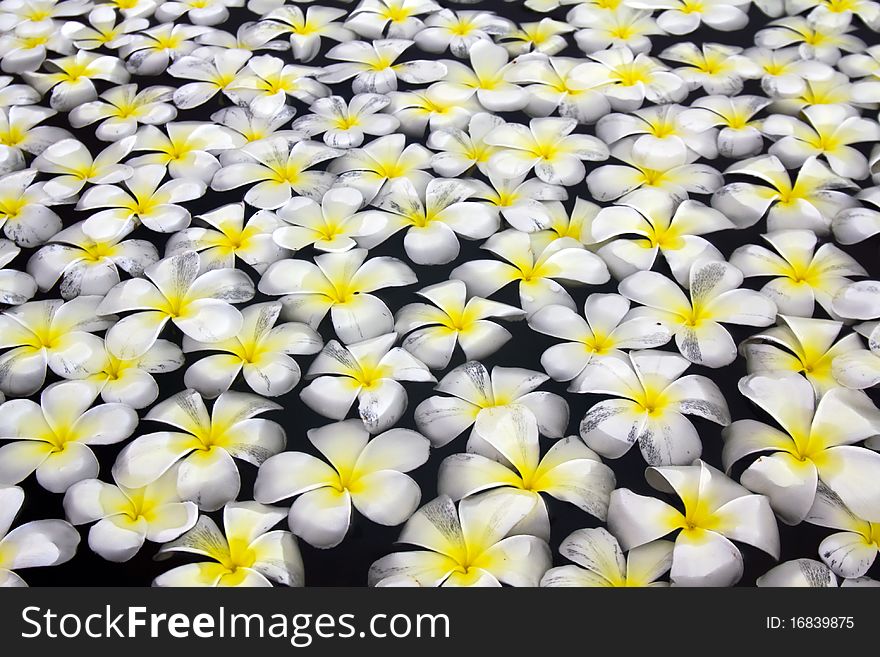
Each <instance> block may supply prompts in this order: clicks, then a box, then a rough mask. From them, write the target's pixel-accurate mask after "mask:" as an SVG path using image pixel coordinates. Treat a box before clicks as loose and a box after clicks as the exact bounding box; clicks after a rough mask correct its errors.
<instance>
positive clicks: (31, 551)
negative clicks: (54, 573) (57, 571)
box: [0, 486, 79, 588]
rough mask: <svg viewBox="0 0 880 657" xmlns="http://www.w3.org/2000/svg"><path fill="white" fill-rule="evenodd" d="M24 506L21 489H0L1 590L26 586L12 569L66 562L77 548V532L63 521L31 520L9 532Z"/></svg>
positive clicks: (16, 487)
mask: <svg viewBox="0 0 880 657" xmlns="http://www.w3.org/2000/svg"><path fill="white" fill-rule="evenodd" d="M23 503H24V491H23V490H22V489H21V488H19V487H18V486H4V487H0V588H3V587H19V588H20V587H25V586H27V583H26V582H25V581H24V580H23V579H22V578H21V577H19V576H18V575H17V574H16V573H15V572H14V571H15V570H18V569H21V568H35V567H39V566H57V565H58V564H62V563H65V562H67V561H70V560H71V559H73V557H74V555H75V554H76V548H77V546H78V545H79V533H78V532H77V531H76V530H75V529H74V528H73V527H72V526H71V525H70V523H69V522H65V521H64V520H54V519H50V520H34V521H31V522H26V523H24V524H23V525H19V526H18V527H16V528H15V529H12V530H11V531H10V528H11V527H12V523H13V521H14V520H15V516H16V515H18V512H19V510H21V506H22V504H23Z"/></svg>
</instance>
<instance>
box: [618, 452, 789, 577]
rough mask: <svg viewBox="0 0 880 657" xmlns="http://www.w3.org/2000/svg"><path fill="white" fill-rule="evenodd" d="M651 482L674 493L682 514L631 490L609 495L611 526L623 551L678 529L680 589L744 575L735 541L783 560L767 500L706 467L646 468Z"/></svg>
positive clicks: (675, 556)
mask: <svg viewBox="0 0 880 657" xmlns="http://www.w3.org/2000/svg"><path fill="white" fill-rule="evenodd" d="M645 476H646V478H647V479H648V483H649V484H650V485H651V486H652V487H653V488H655V489H656V490H658V491H660V492H663V493H668V494H673V495H676V496H677V497H678V498H679V499H680V500H681V502H682V504H683V505H684V513H682V512H681V511H679V510H678V509H677V508H675V507H673V506H670V505H669V504H667V503H666V502H663V501H661V500H659V499H657V498H655V497H648V496H644V495H638V494H636V493H634V492H633V491H631V490H629V489H628V488H618V489H617V490H615V491H614V492H613V493H611V502H610V504H609V507H608V528H609V530H610V531H611V533H612V534H614V536H616V537H617V539H618V540H619V541H620V546H621V547H622V548H623V549H624V550H631V549H633V548H636V547H638V546H640V545H645V544H647V543H650V542H651V541H655V540H657V539H658V538H662V537H664V536H666V535H667V534H669V533H671V532H675V531H677V532H678V533H677V534H676V536H675V545H674V547H673V548H672V566H671V570H670V580H671V581H672V584H673V585H677V586H731V585H733V584H735V583H736V582H738V581H739V579H740V578H741V577H742V574H743V557H742V554H741V553H740V550H739V548H738V547H737V546H736V545H735V544H734V543H733V541H737V542H740V543H745V544H747V545H751V546H753V547H756V548H758V549H759V550H763V551H764V552H766V553H767V554H769V555H770V556H772V557H773V558H779V550H780V545H779V528H778V526H777V524H776V518H775V517H774V515H773V511H772V510H771V508H770V504H769V503H768V500H767V498H766V497H764V496H763V495H752V494H750V493H749V491H748V490H747V489H745V488H743V487H742V486H740V485H739V484H737V483H736V482H735V481H733V480H731V479H729V478H728V477H726V476H725V475H724V474H723V473H722V472H719V471H718V470H716V469H715V468H713V467H712V466H710V465H708V464H707V463H705V462H703V461H700V460H697V461H696V463H694V465H684V466H662V467H652V468H648V470H647V471H646V472H645Z"/></svg>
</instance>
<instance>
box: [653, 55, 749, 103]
mask: <svg viewBox="0 0 880 657" xmlns="http://www.w3.org/2000/svg"><path fill="white" fill-rule="evenodd" d="M741 52H742V48H738V47H733V46H725V45H722V44H719V43H705V44H703V45H702V46H701V47H697V46H696V45H694V44H693V43H677V44H675V45H672V46H669V47H668V48H666V49H665V50H664V51H663V52H661V53H660V57H662V58H663V59H666V60H670V61H674V62H680V63H682V64H684V66H681V67H679V68H677V69H675V72H676V73H677V74H678V75H679V76H680V77H681V79H682V80H684V81H685V83H687V85H688V87H689V88H690V89H691V90H693V89H696V88H698V87H702V88H703V89H704V90H705V91H706V93H707V94H710V95H711V94H720V95H724V96H734V95H736V94H738V93H739V92H740V91H742V88H743V78H752V77H757V76H758V75H759V74H760V68H759V67H758V65H757V64H755V63H754V62H753V61H752V60H750V59H749V58H748V57H744V56H743V55H741V54H740V53H741Z"/></svg>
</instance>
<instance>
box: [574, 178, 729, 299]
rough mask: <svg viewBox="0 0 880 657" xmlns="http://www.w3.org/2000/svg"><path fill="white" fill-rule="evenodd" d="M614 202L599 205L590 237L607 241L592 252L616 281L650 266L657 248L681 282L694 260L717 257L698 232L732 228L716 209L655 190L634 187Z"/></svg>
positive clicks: (685, 277) (687, 274)
mask: <svg viewBox="0 0 880 657" xmlns="http://www.w3.org/2000/svg"><path fill="white" fill-rule="evenodd" d="M618 203H619V205H612V206H610V207H607V208H602V209H601V210H599V212H598V213H597V214H596V217H595V218H594V219H593V223H592V228H591V230H592V239H594V240H596V241H597V242H605V241H606V240H607V243H606V244H604V245H603V246H601V247H600V248H599V249H598V250H597V253H598V254H599V255H600V256H601V257H602V259H603V260H604V261H605V264H607V265H608V268H609V269H610V270H611V272H612V273H613V274H614V276H615V277H616V278H617V279H619V280H622V279H624V278H626V277H627V276H628V275H630V274H632V273H635V272H636V271H640V270H641V271H647V270H649V269H651V268H652V266H653V265H654V262H655V260H656V259H657V254H658V253H661V254H663V257H664V258H665V259H666V262H667V264H668V265H669V268H670V270H671V271H672V275H673V276H675V280H677V281H678V282H679V283H681V284H683V285H686V284H687V281H688V276H689V275H690V271H691V266H692V265H693V264H694V263H695V262H696V261H697V260H700V259H712V260H723V257H722V255H721V252H720V251H719V250H718V249H717V248H716V247H715V246H713V245H712V243H711V242H709V241H708V240H707V239H705V238H704V237H702V235H705V234H707V233H713V232H716V231H721V230H728V229H732V228H735V226H734V225H733V223H731V222H730V221H729V220H728V219H727V217H725V216H724V215H723V214H721V213H720V212H719V211H718V210H715V209H713V208H710V207H707V206H705V205H703V204H702V203H700V202H699V201H693V200H690V199H688V200H686V201H683V202H681V203H677V202H676V200H675V199H674V198H672V197H671V196H669V195H668V194H666V193H664V192H661V191H659V190H656V189H651V188H643V189H638V190H636V191H634V192H631V193H630V194H627V195H626V196H624V197H623V198H622V199H620V200H619V201H618ZM627 235H633V236H635V238H634V239H624V237H625V236H627ZM734 264H736V263H734Z"/></svg>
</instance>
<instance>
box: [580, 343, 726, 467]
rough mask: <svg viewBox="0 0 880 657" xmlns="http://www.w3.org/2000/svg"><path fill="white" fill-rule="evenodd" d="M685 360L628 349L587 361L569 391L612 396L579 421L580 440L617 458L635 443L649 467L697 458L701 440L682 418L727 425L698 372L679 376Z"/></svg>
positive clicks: (717, 393)
mask: <svg viewBox="0 0 880 657" xmlns="http://www.w3.org/2000/svg"><path fill="white" fill-rule="evenodd" d="M689 366H690V362H688V360H687V359H685V358H682V357H681V356H679V355H678V354H673V353H670V352H666V351H654V350H644V351H631V352H630V353H629V354H628V357H625V356H616V355H610V356H608V357H606V358H596V359H593V360H591V361H590V362H589V363H588V364H587V365H586V367H585V368H584V369H583V371H582V372H581V374H580V375H579V376H578V379H577V381H576V383H574V384H573V385H572V387H571V390H572V391H573V392H580V393H584V392H588V393H592V394H611V395H615V396H616V397H617V399H609V400H606V401H602V402H599V403H598V404H596V405H594V406H593V407H592V408H590V410H588V411H587V414H586V415H585V416H584V418H583V420H581V424H580V435H581V438H583V439H584V442H585V443H586V444H587V445H589V446H590V447H592V448H593V449H594V450H596V451H597V452H598V453H599V454H601V455H602V456H605V457H606V458H620V457H621V456H623V455H624V454H626V452H628V451H629V449H630V448H631V447H632V445H633V444H634V443H635V442H638V443H639V449H641V451H642V456H643V457H644V458H645V461H646V462H647V463H648V464H649V465H687V464H690V463H691V462H693V460H694V459H696V458H699V457H700V455H701V453H702V443H701V441H700V437H699V435H698V433H697V430H696V428H695V427H694V426H693V424H691V422H690V421H689V420H688V419H687V418H686V417H684V416H685V415H696V416H698V417H701V418H703V419H706V420H710V421H711V422H715V423H716V424H720V425H722V426H726V425H728V424H730V411H729V410H728V408H727V402H726V401H725V400H724V395H723V394H722V393H721V390H720V389H719V388H718V386H717V385H716V384H715V383H713V382H712V381H711V380H710V379H708V378H706V377H704V376H700V375H698V374H691V375H688V376H682V374H684V372H685V371H686V370H687V368H688V367H689Z"/></svg>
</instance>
